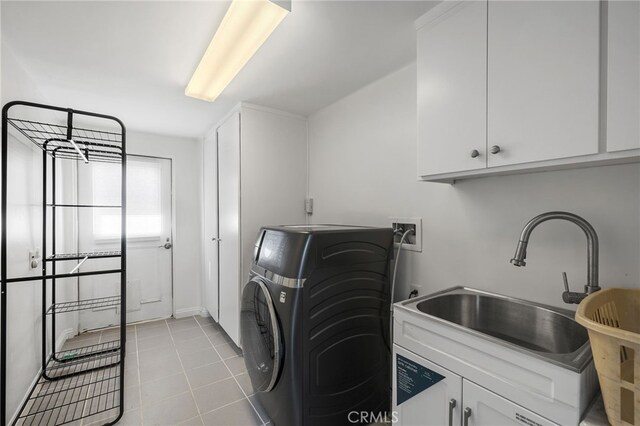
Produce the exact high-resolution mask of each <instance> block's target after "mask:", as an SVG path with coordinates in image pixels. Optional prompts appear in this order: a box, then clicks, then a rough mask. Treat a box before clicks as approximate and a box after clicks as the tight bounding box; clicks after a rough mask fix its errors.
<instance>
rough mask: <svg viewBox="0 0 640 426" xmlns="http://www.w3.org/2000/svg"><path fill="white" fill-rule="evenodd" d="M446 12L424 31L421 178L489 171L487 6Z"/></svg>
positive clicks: (420, 82) (420, 66) (456, 5)
mask: <svg viewBox="0 0 640 426" xmlns="http://www.w3.org/2000/svg"><path fill="white" fill-rule="evenodd" d="M452 5H453V6H452ZM440 8H446V10H445V11H443V12H442V13H441V14H438V13H436V12H438V10H434V11H432V12H433V13H434V14H435V16H432V15H431V14H429V15H427V16H425V18H428V20H429V22H427V23H425V24H424V25H423V26H422V27H421V28H420V29H419V30H418V41H417V42H418V65H417V66H418V175H419V176H427V175H434V174H440V173H452V172H459V171H467V170H475V169H484V168H485V167H486V154H485V151H486V140H487V136H486V119H487V109H486V99H487V98H486V84H487V81H486V76H487V62H486V61H487V3H486V2H485V1H471V2H452V4H448V2H445V3H443V4H442V6H440ZM473 150H476V151H477V154H478V155H477V156H475V155H473V156H472V151H473Z"/></svg>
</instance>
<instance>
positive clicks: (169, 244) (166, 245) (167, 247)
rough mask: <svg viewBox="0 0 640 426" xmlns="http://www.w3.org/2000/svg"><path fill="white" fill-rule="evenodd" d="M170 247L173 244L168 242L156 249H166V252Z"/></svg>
mask: <svg viewBox="0 0 640 426" xmlns="http://www.w3.org/2000/svg"><path fill="white" fill-rule="evenodd" d="M171 247H173V244H171V243H170V242H168V241H167V242H166V243H164V244H163V245H161V246H158V248H165V249H167V250H169V249H170V248H171Z"/></svg>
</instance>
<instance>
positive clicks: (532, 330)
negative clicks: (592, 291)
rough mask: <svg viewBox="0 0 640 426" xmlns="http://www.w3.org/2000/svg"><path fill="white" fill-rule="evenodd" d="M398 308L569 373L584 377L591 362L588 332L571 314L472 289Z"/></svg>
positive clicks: (456, 289)
mask: <svg viewBox="0 0 640 426" xmlns="http://www.w3.org/2000/svg"><path fill="white" fill-rule="evenodd" d="M396 306H398V307H402V308H403V309H408V310H410V311H414V312H417V313H420V314H421V315H426V316H428V317H429V318H431V319H433V320H436V321H439V322H441V323H443V324H448V325H449V326H451V327H455V328H457V329H460V330H463V331H465V332H467V333H471V334H474V335H476V336H479V337H482V338H483V339H485V340H489V341H492V342H494V343H497V344H499V345H502V346H505V347H508V348H511V349H514V350H517V351H520V352H523V353H526V354H528V355H531V356H534V357H536V358H539V359H542V360H545V361H547V362H550V363H553V364H556V365H559V366H561V367H564V368H567V369H569V370H573V371H577V372H580V371H582V370H583V369H584V368H586V366H587V365H589V363H590V362H591V359H592V356H591V347H590V345H589V335H588V333H587V330H586V329H585V328H584V327H582V326H581V325H580V324H578V323H577V322H575V321H574V319H573V316H574V312H572V311H569V310H566V309H560V308H555V307H551V306H546V305H542V304H538V303H534V302H529V301H526V300H520V299H515V298H511V297H508V296H503V295H499V294H493V293H489V292H485V291H480V290H475V289H472V288H467V287H454V288H451V289H448V290H444V291H441V292H439V293H435V294H432V295H429V296H424V297H420V298H415V299H410V300H407V301H404V302H399V303H398V304H397V305H396Z"/></svg>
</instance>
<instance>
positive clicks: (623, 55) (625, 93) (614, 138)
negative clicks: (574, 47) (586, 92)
mask: <svg viewBox="0 0 640 426" xmlns="http://www.w3.org/2000/svg"><path fill="white" fill-rule="evenodd" d="M608 8H609V11H608V12H609V25H608V49H607V51H608V52H607V53H608V58H607V59H608V60H607V151H609V152H613V151H622V150H625V149H637V148H640V2H637V1H610V2H609V3H608Z"/></svg>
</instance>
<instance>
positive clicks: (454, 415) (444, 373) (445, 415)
mask: <svg viewBox="0 0 640 426" xmlns="http://www.w3.org/2000/svg"><path fill="white" fill-rule="evenodd" d="M393 365H394V368H393V416H394V419H393V420H394V424H398V425H401V426H428V425H434V426H443V425H456V426H459V425H460V412H461V410H460V406H461V404H462V398H461V397H462V378H461V377H460V376H458V375H457V374H454V373H452V372H451V371H449V370H446V369H444V368H442V367H440V366H438V365H436V364H434V363H432V362H429V361H427V360H426V359H424V358H421V357H419V356H417V355H415V354H414V353H412V352H409V351H407V350H405V349H403V348H401V347H400V346H397V345H394V349H393Z"/></svg>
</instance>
